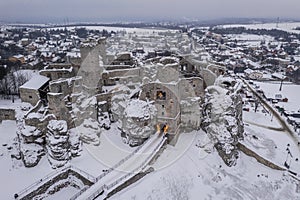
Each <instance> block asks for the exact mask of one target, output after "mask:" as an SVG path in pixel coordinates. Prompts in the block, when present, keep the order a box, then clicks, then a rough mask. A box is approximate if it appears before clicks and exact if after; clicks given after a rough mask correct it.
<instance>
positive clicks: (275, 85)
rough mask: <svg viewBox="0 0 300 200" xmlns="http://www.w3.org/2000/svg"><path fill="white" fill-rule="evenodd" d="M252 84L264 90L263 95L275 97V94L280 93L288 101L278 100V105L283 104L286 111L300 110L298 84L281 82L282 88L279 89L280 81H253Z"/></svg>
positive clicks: (299, 88)
mask: <svg viewBox="0 0 300 200" xmlns="http://www.w3.org/2000/svg"><path fill="white" fill-rule="evenodd" d="M254 84H256V85H258V86H260V88H261V89H262V90H263V91H264V92H265V96H270V97H271V96H272V97H275V94H281V95H282V96H283V97H287V98H288V102H279V103H278V105H281V106H283V108H284V109H285V110H287V111H294V112H296V111H298V110H300V103H299V102H300V101H299V99H300V92H299V91H300V85H295V84H291V83H286V84H285V83H283V85H282V90H281V91H279V88H280V82H254Z"/></svg>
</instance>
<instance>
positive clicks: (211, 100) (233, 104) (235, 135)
mask: <svg viewBox="0 0 300 200" xmlns="http://www.w3.org/2000/svg"><path fill="white" fill-rule="evenodd" d="M216 84H218V85H214V86H209V87H208V88H207V94H206V96H205V105H204V112H203V114H204V120H203V122H202V126H203V128H204V130H205V131H206V132H207V133H208V135H209V137H210V138H211V139H212V140H213V141H214V144H215V147H216V149H217V150H218V152H219V154H220V156H221V157H222V159H223V160H224V162H225V163H226V164H227V165H228V166H232V165H235V163H236V159H237V158H238V151H237V147H236V145H237V143H238V140H240V139H243V132H244V127H243V121H242V99H241V97H240V95H239V94H238V88H239V87H235V84H236V83H235V82H234V81H233V80H231V79H228V78H226V79H224V78H223V77H220V78H218V79H217V80H216ZM233 88H235V90H234V89H233Z"/></svg>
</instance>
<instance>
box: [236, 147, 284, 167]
mask: <svg viewBox="0 0 300 200" xmlns="http://www.w3.org/2000/svg"><path fill="white" fill-rule="evenodd" d="M237 147H238V149H239V150H241V151H242V152H243V153H245V154H246V155H247V156H251V157H253V158H255V159H256V160H257V162H259V163H261V164H263V165H265V166H267V167H270V168H271V169H276V170H281V171H284V170H285V169H284V168H282V167H280V166H278V165H276V164H274V163H272V162H271V161H268V160H267V159H265V158H263V157H261V156H260V155H258V154H257V153H255V152H254V151H252V150H251V149H249V148H248V147H246V146H245V145H243V144H241V143H238V144H237Z"/></svg>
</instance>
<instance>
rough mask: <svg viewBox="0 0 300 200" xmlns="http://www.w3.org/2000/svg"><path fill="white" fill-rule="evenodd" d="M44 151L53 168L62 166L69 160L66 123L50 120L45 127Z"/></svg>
mask: <svg viewBox="0 0 300 200" xmlns="http://www.w3.org/2000/svg"><path fill="white" fill-rule="evenodd" d="M47 129H48V131H47V134H46V149H47V152H48V160H49V162H50V163H51V165H52V167H53V168H57V167H61V166H64V165H65V164H66V163H67V162H68V161H69V160H70V151H69V149H70V143H69V141H68V139H69V134H68V127H67V122H66V121H63V120H51V121H50V122H49V124H48V126H47Z"/></svg>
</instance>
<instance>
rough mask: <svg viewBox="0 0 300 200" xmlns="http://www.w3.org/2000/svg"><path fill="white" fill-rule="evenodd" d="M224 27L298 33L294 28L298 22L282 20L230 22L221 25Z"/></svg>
mask: <svg viewBox="0 0 300 200" xmlns="http://www.w3.org/2000/svg"><path fill="white" fill-rule="evenodd" d="M222 27H224V28H230V27H245V28H248V29H269V30H271V29H279V30H283V31H287V32H292V33H300V31H299V30H294V29H295V28H297V27H300V22H286V23H284V22H282V23H278V26H277V23H260V24H259V23H258V24H230V25H223V26H222Z"/></svg>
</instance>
